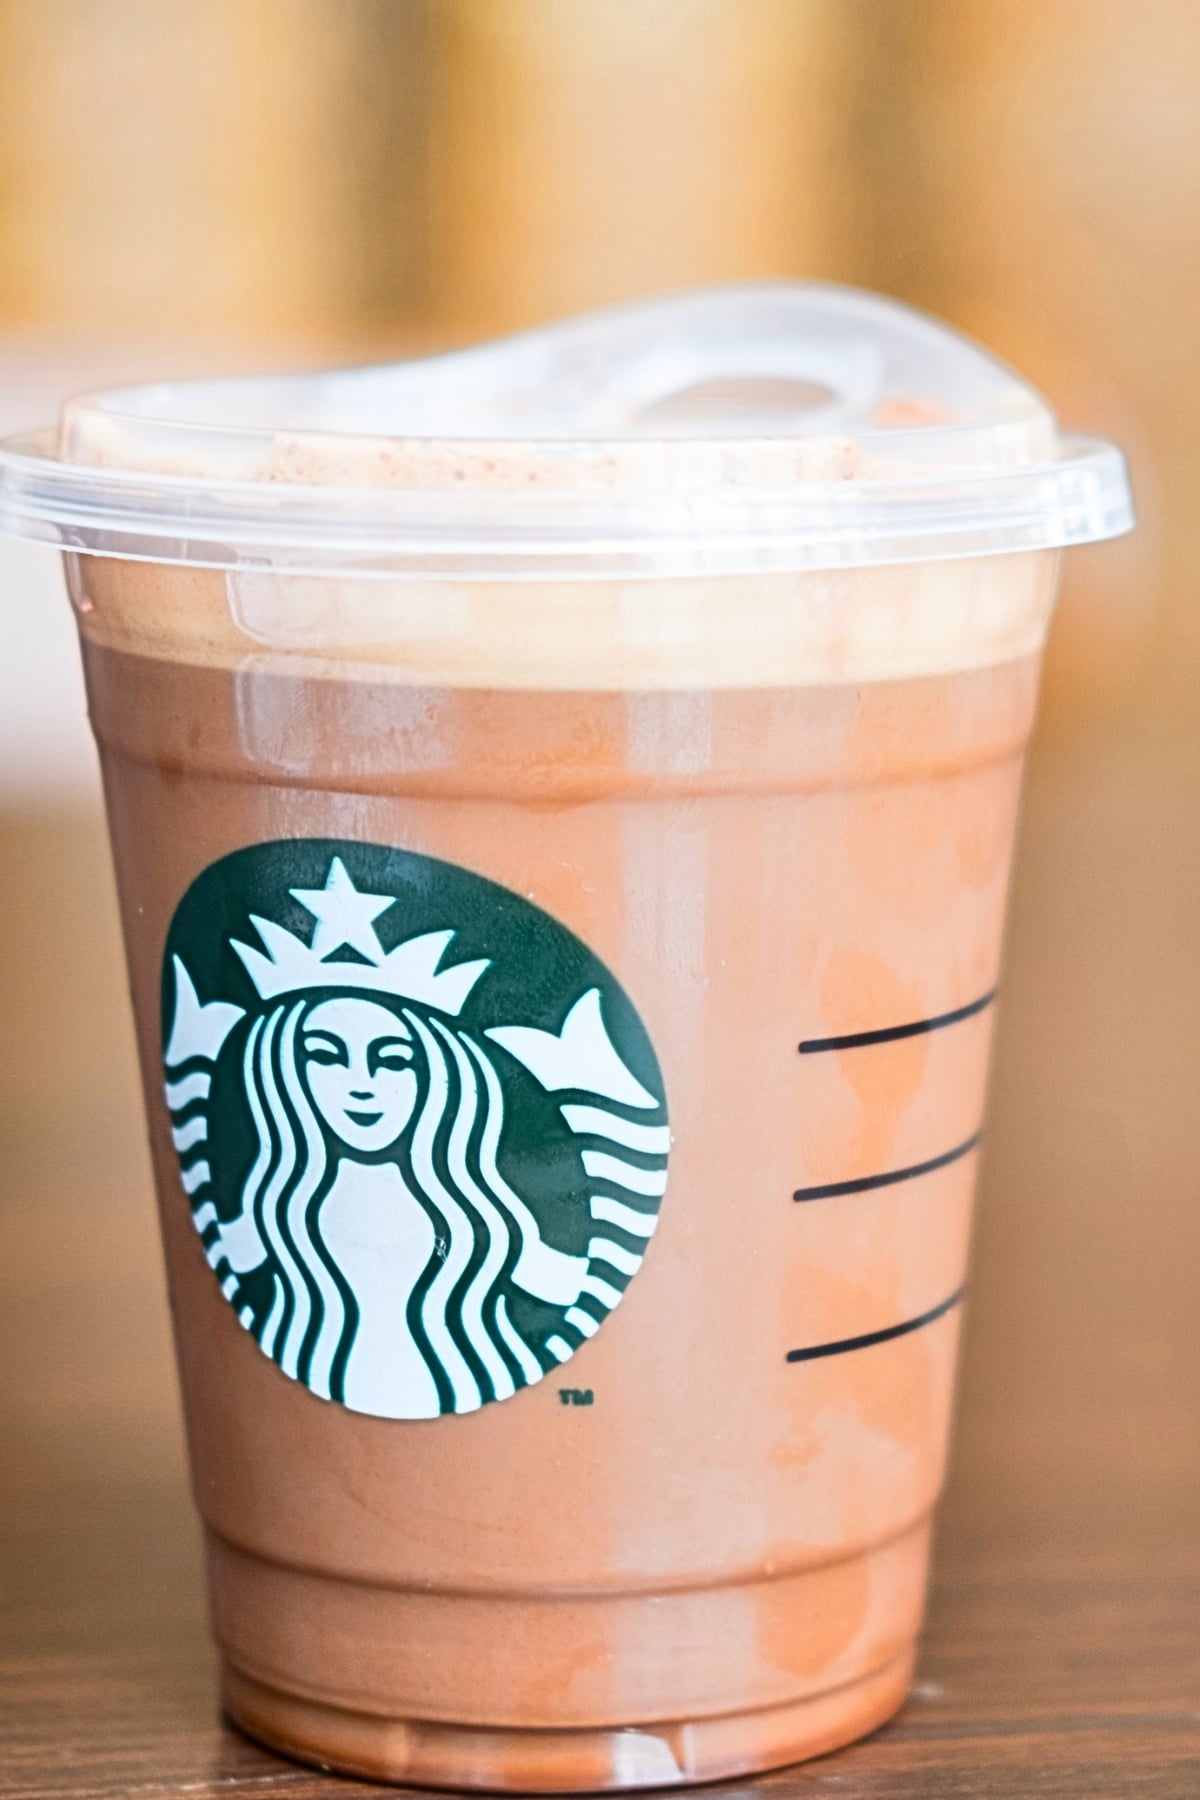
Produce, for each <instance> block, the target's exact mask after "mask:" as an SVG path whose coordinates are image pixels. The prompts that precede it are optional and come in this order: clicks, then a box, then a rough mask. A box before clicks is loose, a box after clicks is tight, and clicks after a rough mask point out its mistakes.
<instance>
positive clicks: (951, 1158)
mask: <svg viewBox="0 0 1200 1800" xmlns="http://www.w3.org/2000/svg"><path fill="white" fill-rule="evenodd" d="M982 1136H983V1132H982V1131H973V1132H972V1133H971V1135H970V1137H969V1138H968V1139H967V1141H966V1143H965V1144H955V1146H954V1148H953V1150H943V1152H942V1154H941V1155H940V1156H931V1157H930V1159H929V1161H928V1162H919V1163H914V1164H913V1165H912V1167H911V1168H910V1169H888V1170H886V1171H885V1172H884V1173H883V1174H882V1175H856V1176H855V1177H854V1179H853V1180H852V1181H826V1182H823V1183H822V1185H821V1186H820V1187H806V1188H797V1189H796V1191H795V1193H794V1194H793V1195H792V1199H793V1200H837V1199H838V1198H840V1196H841V1195H843V1194H866V1193H869V1192H870V1190H871V1189H872V1188H883V1187H893V1186H894V1185H895V1184H896V1182H898V1181H915V1180H916V1179H917V1177H918V1175H932V1174H933V1172H934V1170H935V1169H944V1168H945V1167H946V1166H947V1164H948V1163H952V1162H957V1161H958V1159H959V1157H960V1156H969V1155H970V1153H971V1151H972V1150H974V1148H975V1146H976V1144H978V1142H979V1140H980V1138H981V1137H982Z"/></svg>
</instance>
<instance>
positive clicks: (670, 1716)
mask: <svg viewBox="0 0 1200 1800" xmlns="http://www.w3.org/2000/svg"><path fill="white" fill-rule="evenodd" d="M0 509H2V510H0V523H3V525H4V527H5V528H6V529H8V530H10V531H16V532H18V533H20V534H23V535H26V536H36V537H43V538H46V539H49V540H51V541H56V542H58V543H59V544H60V545H61V546H62V547H63V549H64V550H65V552H66V561H67V570H68V576H69V585H70V590H71V594H72V598H73V601H74V605H75V608H76V612H77V615H78V621H79V628H80V636H81V641H82V648H83V656H84V662H85V667H86V673H87V683H88V693H89V699H90V706H91V713H92V719H93V723H94V727H95V733H96V738H97V742H98V744H99V748H100V755H101V760H102V763H103V769H104V780H105V791H106V795H107V805H108V814H109V822H110V827H111V834H112V843H113V851H114V858H115V863H116V871H117V880H118V885H119V889H120V897H121V906H122V914H123V918H124V926H125V934H126V943H127V949H128V957H129V967H130V974H131V979H132V991H133V999H134V1009H135V1013H136V1017H137V1027H138V1036H139V1042H140V1050H141V1057H142V1065H143V1073H144V1078H145V1091H146V1104H147V1112H148V1117H149V1124H150V1133H151V1139H152V1143H153V1152H154V1164H155V1171H156V1177H157V1184H158V1194H159V1201H160V1207H161V1217H162V1231H163V1241H164V1246H165V1253H166V1264H167V1273H168V1279H169V1283H170V1292H171V1302H172V1313H173V1318H174V1322H175V1331H176V1343H177V1350H178V1359H179V1369H180V1378H181V1385H182V1390H183V1399H184V1409H185V1415H186V1420H187V1430H188V1443H189V1448H190V1456H191V1467H192V1476H193V1483H194V1489H195V1495H196V1500H197V1504H198V1506H199V1508H200V1512H201V1514H202V1517H203V1520H204V1527H205V1533H206V1543H207V1553H208V1568H209V1576H210V1583H211V1597H212V1612H213V1623H214V1630H215V1634H216V1638H217V1642H218V1645H219V1648H220V1654H221V1665H222V1679H223V1687H224V1700H225V1705H226V1707H227V1709H228V1711H229V1713H230V1714H231V1716H232V1717H233V1719H234V1720H236V1721H237V1722H238V1723H239V1724H240V1725H242V1726H243V1727H244V1728H245V1729H246V1730H247V1731H248V1732H249V1733H251V1734H252V1735H253V1736H255V1737H257V1738H259V1739H261V1740H263V1741H264V1742H266V1743H268V1744H271V1745H274V1746H276V1747H277V1748H279V1749H282V1750H285V1751H287V1752H289V1753H291V1754H293V1755H296V1756H299V1757H301V1758H304V1759H308V1760H311V1761H314V1762H318V1763H321V1764H323V1765H330V1766H332V1767H335V1768H339V1769H343V1770H347V1771H354V1772H358V1773H361V1774H365V1775H369V1776H375V1777H382V1778H386V1779H392V1780H406V1781H414V1782H421V1783H427V1784H431V1785H435V1786H444V1787H451V1788H456V1789H464V1788H490V1789H515V1790H525V1791H528V1790H564V1791H565V1790H577V1789H593V1790H594V1789H620V1788H629V1787H638V1786H665V1785H669V1784H671V1783H677V1782H689V1781H700V1780H709V1779H712V1778H714V1777H718V1776H727V1775H732V1774H735V1773H738V1772H741V1771H749V1770H755V1769H762V1768H767V1767H771V1766H774V1765H778V1764H782V1763H786V1762H789V1761H792V1760H795V1759H798V1758H801V1757H805V1756H811V1755H815V1754H817V1753H819V1752H822V1751H826V1750H829V1749H831V1748H833V1747H834V1746H836V1745H839V1744H842V1743H845V1742H846V1741H848V1740H850V1739H852V1738H854V1737H857V1736H859V1735H860V1734H862V1733H863V1732H866V1731H868V1730H870V1729H871V1728H872V1727H874V1726H876V1725H878V1724H880V1723H881V1722H882V1721H883V1720H885V1719H886V1718H887V1717H889V1716H890V1715H891V1714H892V1713H893V1712H894V1711H895V1710H896V1708H897V1707H898V1706H899V1705H900V1703H901V1701H902V1700H903V1697H904V1694H905V1692H906V1689H907V1685H908V1682H909V1678H910V1674H911V1669H912V1664H913V1656H914V1647H915V1644H916V1640H917V1635H918V1630H919V1626H920V1620H921V1612H922V1606H923V1602H924V1595H925V1584H926V1569H927V1562H928V1555H929V1543H930V1522H931V1517H932V1513H933V1509H934V1506H935V1502H936V1500H937V1496H938V1491H939V1488H940V1485H941V1482H942V1477H943V1470H944V1466H945V1458H946V1446H947V1435H948V1429H949V1424H950V1415H951V1400H952V1390H953V1383H954V1369H955V1356H956V1349H957V1341H958V1336H959V1330H960V1325H961V1320H962V1315H963V1299H964V1293H965V1283H966V1278H967V1273H966V1272H967V1249H968V1238H969V1232H970V1219H971V1204H972V1189H973V1186H974V1179H975V1168H976V1161H977V1150H978V1144H979V1137H980V1130H981V1122H982V1118H983V1108H984V1095H985V1078H986V1067H987V1053H988V1042H989V1038H990V1034H991V1026H992V1015H993V1010H994V1009H993V1000H994V996H995V992H996V986H997V980H998V964H999V955H1000V941H1001V931H1002V925H1003V917H1004V905H1005V894H1006V888H1007V883H1008V871H1009V860H1010V853H1011V848H1012V841H1013V824H1014V817H1015V812H1016V807H1017V800H1018V793H1019V787H1020V776H1021V762H1022V754H1023V750H1024V746H1025V742H1026V739H1027V736H1028V732H1029V727H1030V722H1031V719H1032V716H1033V710H1034V703H1035V695H1036V688H1037V679H1038V670H1039V661H1040V656H1041V649H1042V643H1043V638H1044V634H1045V630H1046V626H1047V623H1048V620H1049V617H1050V612H1051V607H1052V603H1053V597H1054V590H1055V582H1056V572H1057V561H1058V552H1059V550H1060V549H1061V548H1063V547H1064V546H1067V545H1069V544H1073V543H1083V542H1088V541H1092V540H1094V539H1097V538H1102V537H1107V536H1112V535H1115V534H1116V533H1118V532H1120V531H1123V530H1125V529H1127V528H1128V526H1129V524H1130V512H1129V499H1128V490H1127V486H1126V481H1125V476H1124V470H1123V465H1122V463H1121V460H1120V457H1119V456H1118V455H1117V453H1116V452H1115V451H1113V450H1112V449H1110V448H1108V447H1105V446H1102V445H1096V444H1090V443H1083V442H1080V441H1076V440H1070V441H1068V440H1064V439H1062V438H1061V437H1060V435H1059V433H1058V431H1057V428H1056V426H1055V423H1054V420H1053V417H1052V415H1051V414H1050V412H1049V411H1048V409H1047V408H1046V406H1045V404H1044V403H1043V402H1042V401H1041V400H1039V398H1038V397H1037V396H1036V395H1035V394H1033V393H1032V392H1031V391H1030V390H1029V389H1028V388H1027V387H1026V386H1025V385H1024V384H1022V383H1021V382H1020V381H1019V380H1017V378H1016V377H1014V376H1013V375H1012V374H1010V373H1009V372H1008V371H1006V370H1005V369H1003V368H1002V367H1000V366H999V365H998V364H996V363H994V362H993V361H991V360H990V359H989V358H987V357H986V356H985V355H984V354H983V353H982V352H980V351H979V350H977V349H976V348H974V347H973V346H971V345H970V344H968V343H967V342H965V341H964V340H962V339H960V338H958V337H956V336H954V335H953V334H951V333H950V332H948V331H946V330H945V329H943V328H942V327H940V326H938V325H936V324H934V323H932V322H930V321H927V320H925V319H922V318H920V317H919V316H917V315H915V314H913V313H910V312H907V311H905V310H903V309H901V308H899V307H897V306H894V305H892V304H890V303H887V302H884V301H881V300H877V299H874V298H871V297H868V296H864V295H858V294H854V293H850V292H846V291H842V290H834V289H822V288H807V287H779V288H761V289H749V290H730V291H722V292H715V293H711V294H702V295H695V296H691V297H685V298H683V299H679V300H672V301H667V302H659V303H653V304H650V305H646V306H642V307H635V308H631V309H626V310H624V311H619V312H616V313H613V314H607V315H600V316H599V317H597V318H595V319H590V320H585V321H583V322H580V323H576V324H571V325H567V326H561V327H557V328H555V329H553V330H550V331H547V332H541V333H535V334H533V335H531V336H529V337H526V338H523V339H517V340H514V341H512V342H510V343H505V344H501V345H497V346H494V347H491V348H487V349H484V350H480V351H476V352H471V353H468V354H465V355H456V356H452V357H448V358H444V359H438V360H435V361H431V362H427V363H418V364H411V365H401V366H398V367H395V368H391V369H386V370H368V371H361V372H355V373H342V374H331V375H327V376H308V377H302V378H296V379H294V380H286V381H285V380H279V379H270V380H261V381H235V382H227V383H221V382H206V383H192V384H179V385H173V386H163V387H156V388H148V389H137V390H130V391H126V392H124V393H117V394H109V395H104V396H99V397H93V398H91V399H88V400H85V401H80V402H77V403H75V404H73V405H72V406H70V407H68V409H67V410H66V413H65V415H64V419H63V423H62V427H61V429H60V431H59V433H58V434H57V436H54V435H53V434H50V435H49V436H47V437H45V438H43V439H35V440H26V441H25V442H22V443H13V444H10V445H8V446H7V447H5V449H4V450H3V452H0Z"/></svg>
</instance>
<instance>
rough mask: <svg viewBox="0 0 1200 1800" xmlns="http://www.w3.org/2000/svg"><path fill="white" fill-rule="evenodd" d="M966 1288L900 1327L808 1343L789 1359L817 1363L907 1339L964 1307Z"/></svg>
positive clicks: (905, 1320) (788, 1358) (907, 1320)
mask: <svg viewBox="0 0 1200 1800" xmlns="http://www.w3.org/2000/svg"><path fill="white" fill-rule="evenodd" d="M966 1292H967V1287H966V1283H965V1282H964V1283H963V1284H962V1286H961V1287H956V1288H955V1290H954V1292H953V1293H952V1294H948V1295H947V1297H946V1298H945V1299H944V1300H939V1301H938V1303H937V1305H936V1306H931V1307H930V1308H929V1310H928V1312H923V1313H918V1314H917V1316H916V1318H915V1319H903V1320H902V1321H901V1322H900V1324H899V1325H885V1326H884V1327H883V1328H882V1330H880V1331H864V1332H863V1333H862V1334H861V1336H859V1337H850V1338H837V1339H835V1341H834V1342H833V1343H831V1344H809V1345H807V1346H806V1348H805V1349H803V1350H789V1351H788V1353H787V1360H788V1361H789V1362H790V1363H793V1362H814V1361H815V1360H816V1359H817V1358H818V1357H821V1356H844V1355H845V1354H846V1352H847V1351H850V1350H869V1349H870V1348H871V1346H872V1345H873V1344H887V1343H890V1342H891V1340H892V1339H893V1338H899V1337H907V1336H908V1334H909V1332H910V1331H920V1330H922V1328H923V1327H924V1326H926V1325H933V1324H936V1322H937V1320H938V1319H942V1318H945V1316H946V1314H947V1313H948V1312H953V1310H954V1308H955V1307H956V1306H959V1305H961V1304H962V1301H963V1299H964V1298H965V1296H966Z"/></svg>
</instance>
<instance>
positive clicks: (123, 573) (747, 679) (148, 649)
mask: <svg viewBox="0 0 1200 1800" xmlns="http://www.w3.org/2000/svg"><path fill="white" fill-rule="evenodd" d="M68 561H69V566H70V579H71V589H72V594H73V597H74V599H75V603H76V607H77V610H78V612H79V615H80V626H81V629H82V630H83V632H84V634H85V635H86V636H87V637H89V638H90V639H93V640H95V641H98V642H102V643H105V644H107V645H109V646H111V647H113V648H116V649H120V650H126V651H133V652H137V653H139V654H143V655H147V656H155V657H164V658H167V659H169V660H172V661H182V662H194V663H197V664H200V665H204V666H208V667H219V668H237V667H239V666H243V665H247V664H249V663H253V664H254V665H255V666H257V667H260V668H262V669H264V670H265V669H270V668H271V667H273V666H278V667H280V668H284V667H286V668H288V669H290V670H291V671H292V672H296V671H297V669H298V668H299V667H301V666H302V667H303V669H304V672H305V673H306V674H309V675H311V676H313V677H314V678H322V677H326V678H335V677H336V678H339V679H343V680H345V679H353V678H354V677H355V676H356V675H361V676H362V677H363V678H366V679H371V680H375V681H378V680H380V679H385V680H386V679H394V680H396V681H400V682H410V683H417V684H421V685H427V686H469V687H503V688H520V687H529V688H541V689H547V688H565V689H578V690H587V689H600V690H613V689H622V688H628V689H631V690H641V691H646V690H650V689H655V688H668V689H681V688H695V687H721V688H729V687H747V686H749V687H753V686H763V687H768V686H783V685H788V684H809V685H811V684H818V683H835V682H850V681H880V680H901V679H904V678H906V677H910V676H919V675H934V674H941V673H950V672H953V671H955V670H960V669H968V668H978V667H982V666H985V665H987V664H993V663H1000V662H1005V661H1009V660H1012V659H1014V658H1017V657H1021V656H1026V655H1030V654H1033V653H1035V652H1037V651H1038V650H1039V649H1040V648H1041V645H1042V642H1043V639H1044V637H1045V632H1046V627H1047V624H1048V621H1049V617H1050V612H1051V608H1052V605H1053V600H1054V591H1055V585H1056V578H1057V564H1058V557H1057V553H1056V552H1054V551H1039V552H1035V553H1030V554H1026V555H1012V556H996V557H979V558H970V559H964V560H960V561H954V562H933V563H910V564H902V565H898V566H897V567H895V568H890V569H889V568H871V569H852V570H832V571H821V572H819V573H812V574H805V575H769V576H758V577H755V576H739V577H724V578H721V579H714V580H710V581H661V582H646V581H633V582H627V583H620V582H604V583H601V582H576V581H571V582H563V583H556V582H528V583H513V582H490V583H484V582H478V581H464V582H453V581H448V580H443V581H425V582H422V581H415V580H411V579H406V580H397V581H381V580H375V581H346V580H338V579H336V578H330V577H315V576H302V575H290V576H281V575H274V574H271V573H269V572H265V571H261V570H251V569H242V570H231V571H223V570H214V569H188V568H180V567H172V566H169V565H163V564H155V563H139V562H119V561H115V560H110V559H102V558H93V557H82V558H69V559H68Z"/></svg>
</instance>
